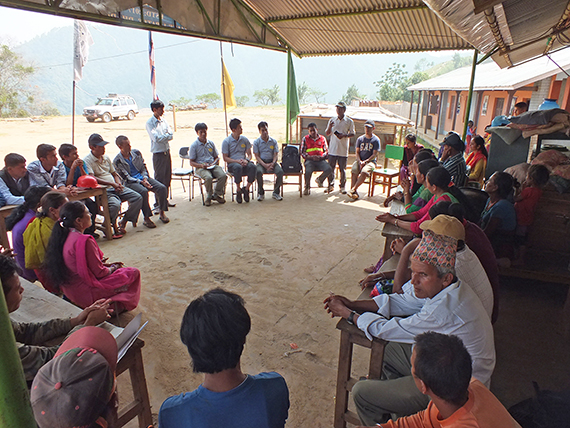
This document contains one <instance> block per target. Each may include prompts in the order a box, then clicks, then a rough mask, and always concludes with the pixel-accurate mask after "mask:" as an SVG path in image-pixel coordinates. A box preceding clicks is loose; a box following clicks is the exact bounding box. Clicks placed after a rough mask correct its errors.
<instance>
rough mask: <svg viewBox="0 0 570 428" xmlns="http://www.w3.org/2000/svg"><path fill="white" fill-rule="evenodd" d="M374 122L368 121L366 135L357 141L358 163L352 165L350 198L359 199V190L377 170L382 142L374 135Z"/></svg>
mask: <svg viewBox="0 0 570 428" xmlns="http://www.w3.org/2000/svg"><path fill="white" fill-rule="evenodd" d="M373 131H374V121H373V120H367V121H366V123H365V124H364V135H361V136H360V137H358V139H357V140H356V161H355V162H354V163H353V164H352V176H351V182H350V190H349V191H348V196H350V197H351V198H352V199H358V198H359V195H358V192H357V190H358V188H359V187H360V185H361V184H362V183H364V181H366V179H367V178H368V177H370V174H372V171H374V168H376V156H377V155H378V150H380V140H379V139H378V137H377V136H376V135H374V134H373Z"/></svg>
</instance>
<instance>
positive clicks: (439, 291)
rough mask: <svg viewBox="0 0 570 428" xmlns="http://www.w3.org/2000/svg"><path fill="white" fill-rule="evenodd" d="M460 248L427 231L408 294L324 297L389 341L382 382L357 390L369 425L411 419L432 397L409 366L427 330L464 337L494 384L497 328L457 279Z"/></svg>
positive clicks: (478, 371)
mask: <svg viewBox="0 0 570 428" xmlns="http://www.w3.org/2000/svg"><path fill="white" fill-rule="evenodd" d="M456 248H457V240H456V239H454V238H451V237H448V236H443V235H437V234H435V233H433V232H432V231H431V230H425V231H424V232H423V237H422V240H421V242H420V244H419V246H418V247H417V248H416V250H415V251H414V253H413V255H412V257H411V268H412V279H411V281H410V282H408V283H406V284H405V285H404V287H403V294H397V293H394V294H381V295H379V296H376V297H374V299H373V300H356V301H351V300H348V299H347V298H346V297H342V296H336V295H331V296H329V297H327V298H326V299H325V309H327V311H328V312H330V313H331V314H332V316H341V317H343V318H346V319H347V320H348V322H350V323H354V324H355V325H357V326H358V328H360V329H361V330H362V331H363V332H364V333H365V334H366V337H368V338H369V339H372V337H378V338H380V339H384V340H387V341H389V343H388V345H386V348H385V352H384V366H383V376H382V380H363V381H360V382H357V383H356V385H354V387H353V389H352V396H353V398H354V403H355V405H356V409H357V411H358V416H359V417H360V420H361V421H362V422H363V423H364V424H365V425H374V424H375V423H384V422H386V421H387V420H388V419H389V418H390V415H391V414H392V413H395V414H397V415H398V416H407V415H411V414H413V413H416V412H418V411H420V410H423V409H425V408H426V406H427V404H428V401H429V399H428V398H427V397H426V396H424V395H423V394H422V393H421V392H419V391H418V389H417V388H416V387H415V384H414V378H413V377H412V373H411V363H410V357H411V354H412V344H413V341H414V337H415V336H416V335H417V334H420V333H424V332H426V331H430V330H432V331H435V332H437V333H442V334H450V333H453V334H455V335H457V336H458V337H460V338H461V339H462V340H463V342H464V343H465V346H466V347H467V350H468V351H469V353H470V354H471V358H472V359H473V375H474V377H475V378H477V379H478V380H479V381H481V382H482V383H483V384H485V385H489V382H490V380H491V374H492V373H493V369H494V367H495V344H494V340H493V328H492V326H491V320H490V318H489V316H488V315H487V313H486V312H485V309H484V308H483V305H482V304H481V301H480V300H479V298H478V297H477V295H476V294H475V293H474V292H473V290H472V289H471V287H469V286H468V285H466V284H463V283H462V282H461V281H460V280H458V279H457V277H456V274H455V256H456Z"/></svg>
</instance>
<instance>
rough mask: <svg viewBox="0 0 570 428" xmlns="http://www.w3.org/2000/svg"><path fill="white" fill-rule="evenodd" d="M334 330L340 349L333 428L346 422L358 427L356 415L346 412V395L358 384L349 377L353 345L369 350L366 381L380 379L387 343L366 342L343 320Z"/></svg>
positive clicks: (377, 341) (366, 340) (343, 426)
mask: <svg viewBox="0 0 570 428" xmlns="http://www.w3.org/2000/svg"><path fill="white" fill-rule="evenodd" d="M336 328H337V329H339V330H340V349H339V354H338V373H337V379H336V403H335V407H334V428H345V427H346V423H347V422H349V423H351V424H354V425H360V419H358V416H357V415H356V413H354V412H352V411H350V410H348V393H349V392H350V391H351V390H352V387H353V386H354V384H356V382H358V379H354V378H352V377H351V376H350V371H351V368H352V349H353V345H355V344H356V345H360V346H363V347H365V348H369V349H370V350H371V352H370V365H369V367H368V379H380V376H381V374H382V364H383V362H384V346H386V344H387V343H388V342H386V341H385V340H382V339H377V338H374V339H373V340H371V341H370V340H368V338H367V337H366V336H365V334H364V333H363V332H362V331H361V330H360V329H359V328H358V327H356V326H355V325H352V324H349V323H348V322H347V321H346V320H345V319H344V318H343V319H341V320H340V321H339V322H338V323H337V325H336Z"/></svg>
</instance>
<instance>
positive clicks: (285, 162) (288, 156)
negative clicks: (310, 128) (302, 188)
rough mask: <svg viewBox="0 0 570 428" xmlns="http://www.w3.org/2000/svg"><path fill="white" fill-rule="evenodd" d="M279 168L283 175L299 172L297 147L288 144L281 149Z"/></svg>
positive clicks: (300, 168) (299, 164)
mask: <svg viewBox="0 0 570 428" xmlns="http://www.w3.org/2000/svg"><path fill="white" fill-rule="evenodd" d="M281 167H282V168H283V172H284V173H285V174H287V173H290V172H301V171H302V170H303V169H302V167H301V157H300V156H299V149H298V148H297V146H294V145H291V144H288V145H287V146H285V147H284V148H283V159H282V162H281Z"/></svg>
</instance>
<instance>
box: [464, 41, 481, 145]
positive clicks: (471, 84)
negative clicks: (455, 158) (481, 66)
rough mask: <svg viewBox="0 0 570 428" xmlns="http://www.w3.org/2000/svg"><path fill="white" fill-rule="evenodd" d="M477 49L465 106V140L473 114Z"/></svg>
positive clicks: (474, 52)
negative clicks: (472, 101)
mask: <svg viewBox="0 0 570 428" xmlns="http://www.w3.org/2000/svg"><path fill="white" fill-rule="evenodd" d="M477 54H478V52H477V49H475V50H474V51H473V64H471V81H470V82H469V94H468V95H467V105H466V106H465V120H464V121H463V122H464V123H463V134H462V135H461V139H462V140H463V141H465V137H466V136H467V122H469V115H470V114H471V99H472V98H473V86H474V84H475V69H476V68H477Z"/></svg>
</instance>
